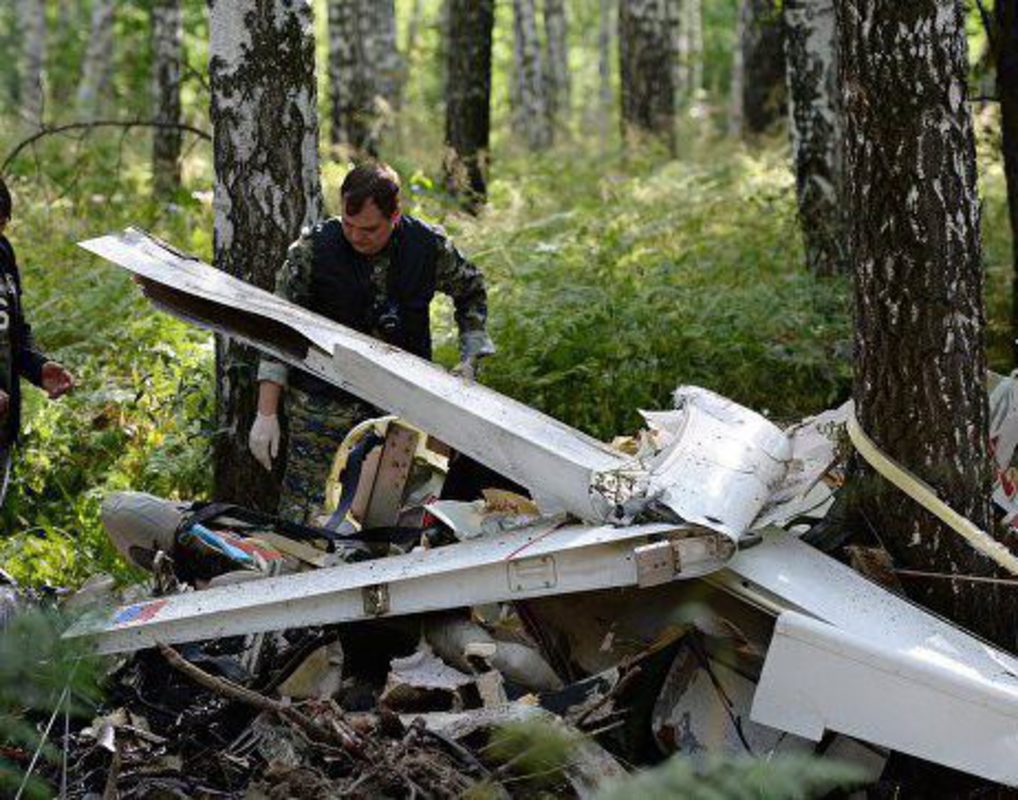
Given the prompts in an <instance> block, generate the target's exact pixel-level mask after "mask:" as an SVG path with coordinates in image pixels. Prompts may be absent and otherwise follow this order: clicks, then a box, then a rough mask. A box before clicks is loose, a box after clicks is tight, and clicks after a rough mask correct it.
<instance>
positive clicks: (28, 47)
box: [21, 0, 46, 128]
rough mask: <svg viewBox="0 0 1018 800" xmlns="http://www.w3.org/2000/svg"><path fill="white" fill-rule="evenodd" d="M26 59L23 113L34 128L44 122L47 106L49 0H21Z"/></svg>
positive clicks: (22, 91)
mask: <svg viewBox="0 0 1018 800" xmlns="http://www.w3.org/2000/svg"><path fill="white" fill-rule="evenodd" d="M21 19H22V28H23V31H24V63H23V65H22V73H21V111H22V117H23V118H24V119H25V121H26V122H27V123H28V124H29V125H30V126H32V127H33V128H38V127H41V126H42V122H43V119H42V116H43V111H44V110H45V93H44V82H43V70H44V69H45V66H46V3H45V0H21Z"/></svg>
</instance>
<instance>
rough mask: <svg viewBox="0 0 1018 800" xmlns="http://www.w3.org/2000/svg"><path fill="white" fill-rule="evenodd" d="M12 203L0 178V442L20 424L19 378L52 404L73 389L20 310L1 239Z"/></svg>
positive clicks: (17, 284) (14, 269) (12, 266)
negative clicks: (52, 401) (26, 381)
mask: <svg viewBox="0 0 1018 800" xmlns="http://www.w3.org/2000/svg"><path fill="white" fill-rule="evenodd" d="M12 211H13V202H12V200H11V193H10V191H9V190H8V188H7V184H5V183H4V181H3V179H2V178H0V431H2V432H3V434H4V435H3V436H0V442H2V441H3V440H4V439H6V440H7V441H8V443H10V442H13V441H14V439H16V438H17V435H18V429H19V427H20V422H21V390H20V386H19V384H20V380H19V379H20V378H25V379H26V380H28V381H29V382H30V383H33V384H35V385H36V386H38V387H40V388H41V389H43V390H44V391H45V392H46V394H47V395H49V397H50V399H51V400H55V399H56V398H58V397H60V396H61V395H63V394H66V393H67V392H69V391H70V390H71V389H73V388H74V377H73V376H72V375H71V373H70V372H68V371H67V369H66V368H64V367H63V366H62V365H61V364H59V363H57V362H56V361H52V360H50V359H49V358H47V357H46V355H45V354H44V353H43V352H42V351H41V350H40V349H39V347H38V345H36V343H35V338H34V336H33V335H32V328H31V326H30V325H29V324H28V323H27V322H26V321H25V315H24V310H23V309H22V306H21V276H20V275H19V274H18V262H17V258H16V257H15V255H14V247H13V246H12V245H11V243H10V241H8V239H7V237H6V236H5V235H4V231H5V230H6V228H7V225H8V223H9V222H10V221H11V214H12Z"/></svg>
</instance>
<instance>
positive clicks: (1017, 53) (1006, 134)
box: [995, 0, 1018, 365]
mask: <svg viewBox="0 0 1018 800" xmlns="http://www.w3.org/2000/svg"><path fill="white" fill-rule="evenodd" d="M995 16H996V27H997V31H996V36H995V38H996V42H995V46H996V48H997V94H998V96H999V97H1000V133H1001V150H1002V151H1003V155H1004V178H1005V181H1006V183H1007V207H1008V215H1009V218H1010V220H1011V248H1012V254H1013V261H1014V269H1013V278H1012V283H1011V339H1012V341H1013V342H1014V356H1013V357H1014V363H1015V364H1016V365H1018V0H997V5H996V14H995Z"/></svg>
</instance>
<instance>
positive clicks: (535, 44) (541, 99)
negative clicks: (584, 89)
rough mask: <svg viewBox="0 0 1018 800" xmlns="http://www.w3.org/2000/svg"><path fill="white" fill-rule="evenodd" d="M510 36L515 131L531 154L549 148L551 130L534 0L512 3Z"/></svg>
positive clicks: (514, 1)
mask: <svg viewBox="0 0 1018 800" xmlns="http://www.w3.org/2000/svg"><path fill="white" fill-rule="evenodd" d="M513 33H514V53H515V65H516V72H515V76H514V77H515V81H516V97H517V106H516V114H515V117H514V118H515V120H516V128H517V130H518V131H519V132H520V133H521V134H522V136H523V137H524V139H525V141H526V143H527V147H528V148H529V149H531V150H544V149H547V148H548V147H550V146H551V142H552V127H551V123H550V120H549V117H548V98H547V97H546V96H545V89H546V84H545V80H544V69H545V67H544V63H543V59H542V57H541V40H540V39H539V37H538V35H537V10H536V8H535V6H534V0H513Z"/></svg>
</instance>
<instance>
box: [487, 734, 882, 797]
mask: <svg viewBox="0 0 1018 800" xmlns="http://www.w3.org/2000/svg"><path fill="white" fill-rule="evenodd" d="M581 741H582V736H581V735H580V734H579V733H577V732H576V731H575V730H572V729H569V728H567V727H565V726H563V725H561V724H560V723H554V722H550V721H547V720H544V719H534V720H525V721H521V722H514V723H510V724H507V725H503V726H501V727H499V728H498V729H497V730H496V731H495V732H494V734H493V735H492V738H491V742H490V743H489V744H488V745H487V747H485V748H484V750H483V753H482V756H483V758H484V760H485V761H486V762H489V763H492V764H494V765H495V768H494V774H495V776H496V777H497V778H498V779H499V780H501V781H505V782H507V783H509V782H516V781H520V780H526V781H528V782H529V784H530V785H531V786H533V787H534V788H535V789H536V788H537V787H539V786H540V785H541V784H542V782H543V783H545V784H547V785H550V784H551V783H552V782H554V781H556V780H560V779H561V775H562V772H563V770H565V769H566V768H567V767H568V765H569V764H570V762H571V761H572V760H573V758H574V755H575V753H576V748H577V747H578V746H579V745H580V743H581ZM865 777H866V774H865V771H864V770H862V769H861V768H860V767H857V766H855V765H851V764H846V763H843V762H839V761H835V760H831V759H819V758H816V757H814V756H811V755H805V754H798V755H787V756H777V757H774V758H770V759H766V760H764V759H759V758H752V757H749V756H745V757H714V758H712V759H710V760H708V761H707V762H706V763H705V764H700V763H699V762H697V761H696V760H694V759H690V758H687V757H685V756H679V755H676V756H673V757H672V758H671V759H669V760H668V761H666V762H665V763H664V764H662V765H660V766H658V767H656V768H654V769H651V770H647V771H644V772H639V773H636V774H634V775H632V776H630V777H627V778H624V779H622V780H621V781H618V782H616V783H614V784H611V785H609V786H607V787H606V788H605V789H604V790H603V791H602V792H600V793H599V794H598V800H628V798H631V797H640V798H645V800H658V799H659V798H660V800H666V798H674V797H681V798H684V800H808V798H814V797H823V796H824V795H827V794H829V793H830V792H832V791H834V790H836V789H851V788H854V787H857V786H860V785H861V784H862V783H863V781H864V780H865ZM469 796H470V797H474V798H482V797H483V798H487V797H497V796H499V795H498V793H497V792H495V791H493V790H492V788H491V786H490V785H487V784H482V785H481V786H479V787H476V788H475V789H474V790H473V791H472V792H471V793H470V795H469Z"/></svg>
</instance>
